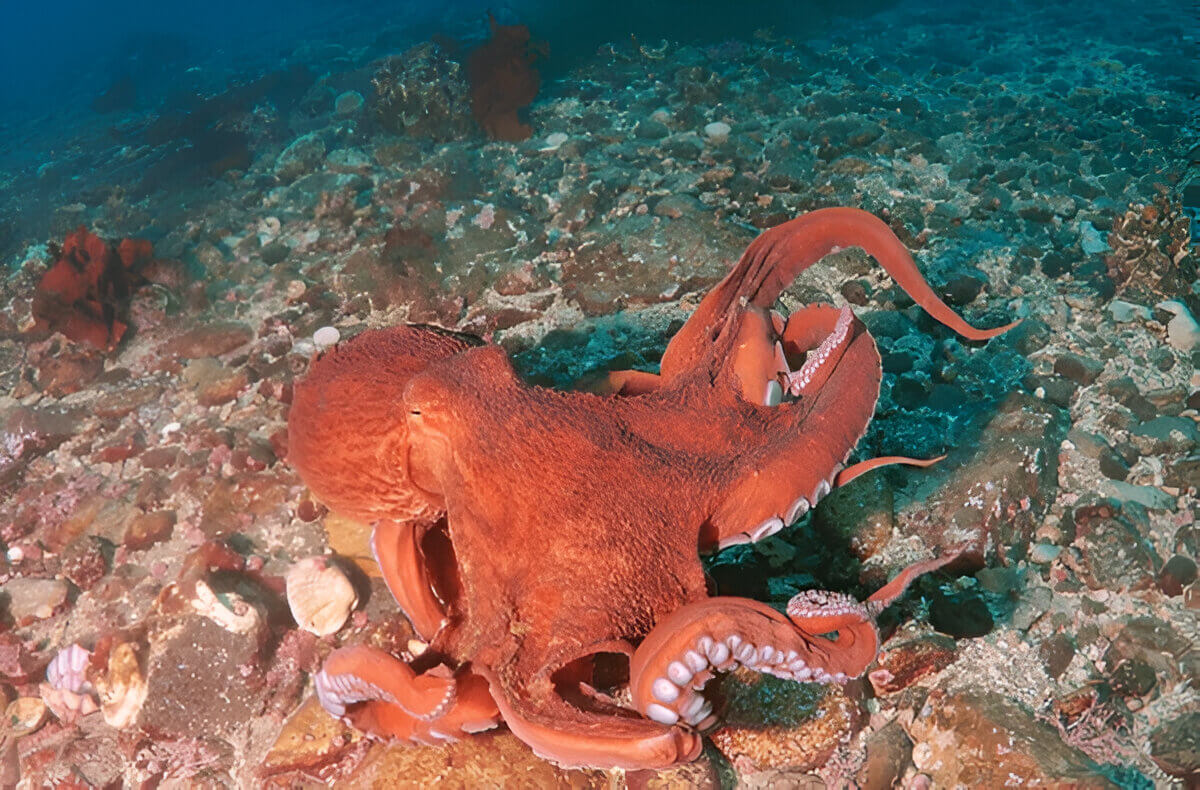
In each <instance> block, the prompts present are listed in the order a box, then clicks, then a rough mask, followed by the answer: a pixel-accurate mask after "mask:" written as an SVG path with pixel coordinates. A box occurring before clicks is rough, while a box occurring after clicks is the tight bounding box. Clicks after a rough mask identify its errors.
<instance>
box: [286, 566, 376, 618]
mask: <svg viewBox="0 0 1200 790" xmlns="http://www.w3.org/2000/svg"><path fill="white" fill-rule="evenodd" d="M287 601H288V607H289V608H290V609H291V610H292V617H294V618H295V619H296V624H297V625H299V626H300V627H301V628H303V629H304V630H305V631H308V632H309V633H313V634H316V635H317V636H329V635H330V634H333V633H336V632H337V631H338V629H340V628H341V627H342V626H343V625H344V624H345V623H346V618H347V617H349V616H350V612H351V611H352V610H353V609H354V607H355V606H357V605H358V595H357V594H356V593H355V592H354V586H353V585H352V584H351V583H350V580H349V579H348V578H346V574H345V573H344V572H343V571H342V569H341V568H339V567H338V566H337V564H336V563H333V562H330V561H329V560H328V559H327V558H326V557H308V558H307V559H303V560H300V561H299V562H297V563H296V564H295V565H293V566H292V567H291V570H289V571H288V574H287Z"/></svg>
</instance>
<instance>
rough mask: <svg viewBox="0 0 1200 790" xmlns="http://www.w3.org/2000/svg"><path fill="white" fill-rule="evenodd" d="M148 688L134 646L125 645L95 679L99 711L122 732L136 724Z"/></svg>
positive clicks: (110, 654) (113, 650) (105, 719)
mask: <svg viewBox="0 0 1200 790" xmlns="http://www.w3.org/2000/svg"><path fill="white" fill-rule="evenodd" d="M147 690H148V687H147V685H146V679H145V677H143V676H142V670H141V667H140V666H139V664H138V657H137V653H136V652H135V651H134V649H133V645H131V644H129V643H128V642H122V643H121V644H119V645H117V646H116V647H114V648H112V650H111V651H110V652H109V654H108V669H107V671H106V672H105V673H104V674H103V675H102V676H100V677H99V678H97V679H96V691H97V693H98V694H99V695H100V712H101V714H103V716H104V721H105V722H107V723H108V725H109V726H110V727H114V728H116V729H118V730H123V729H125V728H127V727H130V726H132V725H133V724H134V723H136V721H137V717H138V714H139V713H141V711H142V704H143V703H144V702H145V701H146V692H147Z"/></svg>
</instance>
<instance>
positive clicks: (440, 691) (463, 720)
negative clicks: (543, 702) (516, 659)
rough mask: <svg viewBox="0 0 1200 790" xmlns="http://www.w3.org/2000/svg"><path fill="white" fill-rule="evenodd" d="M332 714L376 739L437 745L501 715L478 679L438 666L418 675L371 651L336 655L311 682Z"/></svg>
mask: <svg viewBox="0 0 1200 790" xmlns="http://www.w3.org/2000/svg"><path fill="white" fill-rule="evenodd" d="M315 685H316V691H317V698H318V699H319V700H320V702H321V706H322V707H323V708H325V710H326V711H328V712H329V713H330V715H332V716H336V717H337V718H339V719H343V720H344V721H346V722H347V723H349V724H350V725H352V726H353V727H355V728H357V729H359V730H362V731H364V732H366V733H369V734H371V735H373V736H375V737H379V738H391V739H396V740H401V741H407V742H410V743H428V744H432V743H441V742H443V741H451V740H456V739H458V738H460V737H462V736H463V735H466V734H469V733H473V732H481V731H482V730H486V729H490V728H491V727H494V726H495V725H496V724H497V723H498V721H499V711H498V710H497V708H496V704H495V702H494V701H493V700H492V697H491V694H490V692H489V691H488V688H487V684H486V683H485V682H484V681H483V679H482V678H481V677H479V676H478V675H475V674H473V673H471V672H460V673H458V674H454V673H452V672H451V671H450V670H448V669H447V668H445V667H436V668H434V669H431V670H428V671H426V672H423V673H419V674H418V673H416V672H414V671H413V669H412V668H411V667H410V666H409V665H408V664H406V663H404V662H403V661H401V660H399V659H398V658H395V657H394V656H392V655H389V654H388V653H385V652H384V651H382V650H378V649H376V648H373V647H366V646H357V647H346V648H342V649H340V650H336V651H334V652H333V653H332V654H330V656H329V658H328V659H326V661H325V665H324V666H323V667H322V668H321V671H320V672H319V673H317V676H316V678H315Z"/></svg>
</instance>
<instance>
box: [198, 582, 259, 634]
mask: <svg viewBox="0 0 1200 790" xmlns="http://www.w3.org/2000/svg"><path fill="white" fill-rule="evenodd" d="M191 603H192V609H193V611H195V612H196V614H199V615H203V616H204V617H207V618H208V619H210V620H212V621H213V622H214V623H216V624H217V625H219V626H221V627H222V628H224V629H225V630H226V631H230V632H232V633H235V634H249V633H253V632H255V631H257V630H258V629H259V628H260V627H261V626H262V624H263V621H264V618H263V615H262V612H260V611H259V609H258V607H257V606H255V605H253V604H251V603H249V602H247V601H246V600H245V599H244V598H242V596H240V595H238V594H237V593H234V592H230V593H226V594H225V595H224V596H222V597H217V594H216V593H215V592H213V589H212V588H211V587H209V586H208V583H207V582H205V581H198V582H196V592H195V595H194V597H193V598H192V601H191Z"/></svg>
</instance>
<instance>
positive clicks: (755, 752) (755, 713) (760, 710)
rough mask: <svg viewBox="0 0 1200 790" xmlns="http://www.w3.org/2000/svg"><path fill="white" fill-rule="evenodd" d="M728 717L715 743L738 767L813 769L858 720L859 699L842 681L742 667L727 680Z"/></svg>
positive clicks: (745, 769)
mask: <svg viewBox="0 0 1200 790" xmlns="http://www.w3.org/2000/svg"><path fill="white" fill-rule="evenodd" d="M720 688H721V693H722V694H723V695H724V696H725V697H726V699H727V703H726V710H725V712H724V714H723V715H724V723H723V724H722V725H721V726H720V727H719V728H718V729H716V730H715V731H713V733H712V734H711V736H710V737H711V738H712V742H713V745H715V746H716V747H717V749H719V750H720V751H721V753H722V754H724V755H725V757H726V758H727V759H728V760H729V761H730V762H732V763H733V764H734V767H735V768H737V769H738V773H739V774H742V773H751V774H753V773H756V772H759V771H763V770H767V769H788V773H789V776H790V775H791V774H792V773H793V772H804V771H810V770H812V769H814V768H819V767H820V766H822V765H824V764H825V762H826V761H827V760H828V759H829V757H830V755H832V754H833V752H834V749H836V748H837V745H838V744H839V743H841V742H842V741H843V740H844V739H845V738H846V737H848V736H849V735H850V734H851V733H852V732H853V731H854V729H855V727H857V726H858V724H859V722H860V720H861V718H862V716H861V712H860V710H859V706H858V703H857V702H855V701H854V700H852V699H851V698H850V697H848V696H847V694H846V689H845V687H843V686H837V685H832V686H819V685H816V684H801V683H793V682H791V681H786V680H779V679H776V678H773V677H770V676H767V675H759V674H757V673H752V672H748V671H745V670H740V671H738V672H736V673H734V675H732V676H728V677H726V678H725V680H724V681H723V682H722V685H721V687H720Z"/></svg>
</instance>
